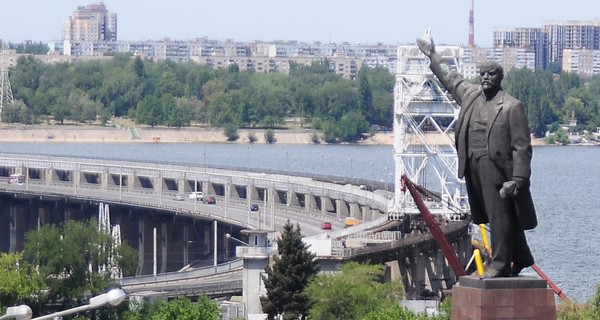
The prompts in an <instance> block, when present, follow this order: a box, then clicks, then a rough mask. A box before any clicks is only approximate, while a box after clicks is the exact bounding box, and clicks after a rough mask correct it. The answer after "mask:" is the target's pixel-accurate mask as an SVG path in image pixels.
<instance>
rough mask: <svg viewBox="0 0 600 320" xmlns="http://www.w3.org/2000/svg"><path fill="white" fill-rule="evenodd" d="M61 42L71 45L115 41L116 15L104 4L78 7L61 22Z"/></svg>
mask: <svg viewBox="0 0 600 320" xmlns="http://www.w3.org/2000/svg"><path fill="white" fill-rule="evenodd" d="M62 40H63V41H69V42H71V43H79V42H97V41H117V14H116V13H109V12H108V10H107V9H106V6H105V5H104V3H102V2H100V3H98V4H88V5H86V6H79V7H78V8H77V10H76V11H74V12H73V16H71V17H69V18H68V19H65V20H63V22H62Z"/></svg>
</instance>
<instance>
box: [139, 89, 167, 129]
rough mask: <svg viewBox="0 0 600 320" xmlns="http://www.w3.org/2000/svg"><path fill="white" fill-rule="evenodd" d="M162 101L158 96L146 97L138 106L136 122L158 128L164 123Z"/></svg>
mask: <svg viewBox="0 0 600 320" xmlns="http://www.w3.org/2000/svg"><path fill="white" fill-rule="evenodd" d="M162 117H163V108H162V106H161V100H160V99H159V98H158V97H156V96H146V97H144V99H143V100H142V101H140V102H139V103H138V105H137V109H136V111H135V122H136V123H139V124H149V125H151V126H153V127H154V126H156V125H159V124H161V123H163V118H162Z"/></svg>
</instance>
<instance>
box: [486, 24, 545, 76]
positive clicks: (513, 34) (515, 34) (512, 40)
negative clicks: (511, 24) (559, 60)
mask: <svg viewBox="0 0 600 320" xmlns="http://www.w3.org/2000/svg"><path fill="white" fill-rule="evenodd" d="M493 47H494V48H523V49H526V51H518V50H517V51H516V52H514V53H508V54H511V55H521V57H522V58H525V57H523V56H522V55H528V56H529V55H531V54H533V55H534V56H535V61H534V65H535V68H538V69H544V68H546V66H547V63H548V33H547V32H546V31H545V30H544V29H542V28H495V29H494V31H493ZM509 51H510V50H509ZM515 63H516V64H517V65H529V61H527V62H524V61H521V62H519V61H515Z"/></svg>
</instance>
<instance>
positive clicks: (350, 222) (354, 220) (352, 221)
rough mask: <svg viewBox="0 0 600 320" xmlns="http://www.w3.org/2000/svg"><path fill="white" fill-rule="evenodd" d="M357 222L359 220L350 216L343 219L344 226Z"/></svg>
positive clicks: (354, 224) (350, 225) (356, 223)
mask: <svg viewBox="0 0 600 320" xmlns="http://www.w3.org/2000/svg"><path fill="white" fill-rule="evenodd" d="M359 223H360V222H359V221H358V219H356V218H352V217H347V218H346V220H344V225H345V226H346V227H352V226H357V225H358V224H359Z"/></svg>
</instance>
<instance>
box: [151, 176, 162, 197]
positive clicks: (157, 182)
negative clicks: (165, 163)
mask: <svg viewBox="0 0 600 320" xmlns="http://www.w3.org/2000/svg"><path fill="white" fill-rule="evenodd" d="M162 190H163V179H162V176H161V175H160V172H159V173H158V176H157V177H155V178H154V183H153V189H152V191H154V193H156V194H158V195H160V194H162Z"/></svg>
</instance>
